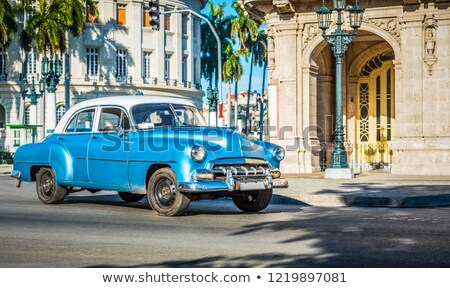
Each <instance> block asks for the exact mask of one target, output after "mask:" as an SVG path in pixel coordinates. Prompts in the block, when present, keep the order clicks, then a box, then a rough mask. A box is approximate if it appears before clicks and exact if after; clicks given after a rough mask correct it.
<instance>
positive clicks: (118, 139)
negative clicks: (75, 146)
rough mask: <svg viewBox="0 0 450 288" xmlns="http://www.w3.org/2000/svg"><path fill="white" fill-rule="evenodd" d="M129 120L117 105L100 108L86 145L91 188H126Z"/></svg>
mask: <svg viewBox="0 0 450 288" xmlns="http://www.w3.org/2000/svg"><path fill="white" fill-rule="evenodd" d="M129 130H130V122H129V118H128V115H127V113H126V111H125V110H124V109H122V108H120V107H100V108H99V117H98V121H97V124H96V127H95V129H94V131H93V133H92V136H91V140H90V142H89V147H88V171H89V179H90V181H91V183H92V187H94V188H100V189H106V190H118V191H129V190H130V188H129V179H128V155H129V147H128V132H129Z"/></svg>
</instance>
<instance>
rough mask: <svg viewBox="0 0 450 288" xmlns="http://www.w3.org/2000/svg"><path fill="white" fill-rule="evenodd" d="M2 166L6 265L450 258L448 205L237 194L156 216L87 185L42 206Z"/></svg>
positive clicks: (432, 263)
mask: <svg viewBox="0 0 450 288" xmlns="http://www.w3.org/2000/svg"><path fill="white" fill-rule="evenodd" d="M16 183H17V181H16V180H14V179H11V178H9V177H8V176H6V175H0V244H1V245H0V267H450V247H449V243H450V241H449V239H450V236H449V235H450V234H449V232H450V219H449V218H450V217H449V216H450V208H449V207H446V208H427V209H392V208H348V207H339V208H318V207H308V206H299V205H270V206H269V208H268V209H267V210H265V211H264V212H263V213H257V214H244V213H241V212H240V211H239V210H238V209H237V208H235V207H234V205H233V204H232V202H231V201H230V200H215V201H204V202H197V203H193V204H191V206H190V209H189V210H188V214H187V215H186V216H182V217H173V218H167V217H160V216H157V215H156V213H154V212H153V211H152V210H150V208H149V205H148V204H147V203H146V199H144V200H143V201H141V202H139V203H134V204H127V203H124V202H122V201H121V200H120V198H119V197H118V196H117V195H116V194H115V193H112V192H100V193H96V194H90V193H89V192H87V193H85V192H81V193H78V194H73V196H69V197H67V198H66V201H65V202H64V203H63V204H58V205H44V204H41V203H40V202H39V200H38V199H37V196H36V194H35V192H34V185H32V184H29V183H23V186H22V188H20V189H17V188H15V185H16Z"/></svg>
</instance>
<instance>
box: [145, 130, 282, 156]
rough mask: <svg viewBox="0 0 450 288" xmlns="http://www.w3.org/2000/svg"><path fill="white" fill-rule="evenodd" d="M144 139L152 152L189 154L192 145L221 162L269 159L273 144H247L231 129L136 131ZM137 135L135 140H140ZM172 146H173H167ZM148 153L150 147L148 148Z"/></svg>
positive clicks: (239, 134) (247, 142)
mask: <svg viewBox="0 0 450 288" xmlns="http://www.w3.org/2000/svg"><path fill="white" fill-rule="evenodd" d="M138 133H139V134H144V135H148V137H143V138H144V139H145V138H146V139H151V142H148V141H147V143H150V144H151V145H154V146H155V148H158V147H163V146H166V144H168V146H167V147H175V149H176V150H189V151H190V149H191V148H192V147H194V146H195V145H199V146H203V147H204V148H205V150H206V152H207V155H208V157H207V158H208V159H209V160H212V159H221V158H242V157H243V158H260V159H267V160H268V158H271V156H272V151H273V149H274V148H275V147H277V146H276V145H274V144H271V143H268V142H261V141H255V140H250V139H248V138H247V136H246V135H244V134H242V133H238V132H236V130H235V129H230V128H222V127H162V128H155V129H150V130H144V131H139V132H138ZM142 136H143V135H141V136H140V137H139V138H140V139H143V138H142ZM164 142H166V143H164ZM171 142H173V143H171ZM150 150H154V149H152V147H150Z"/></svg>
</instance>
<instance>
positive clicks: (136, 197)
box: [118, 191, 145, 202]
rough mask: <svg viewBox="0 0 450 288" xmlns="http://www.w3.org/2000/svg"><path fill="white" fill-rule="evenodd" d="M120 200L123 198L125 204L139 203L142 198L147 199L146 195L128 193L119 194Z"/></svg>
mask: <svg viewBox="0 0 450 288" xmlns="http://www.w3.org/2000/svg"><path fill="white" fill-rule="evenodd" d="M118 193H119V196H120V198H122V200H123V201H125V202H139V201H141V200H142V198H144V197H145V194H144V195H141V194H132V193H127V192H120V191H119V192H118Z"/></svg>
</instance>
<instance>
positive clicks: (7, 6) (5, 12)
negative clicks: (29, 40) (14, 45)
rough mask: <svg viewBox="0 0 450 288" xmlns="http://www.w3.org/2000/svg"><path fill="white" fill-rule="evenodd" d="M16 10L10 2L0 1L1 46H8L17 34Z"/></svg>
mask: <svg viewBox="0 0 450 288" xmlns="http://www.w3.org/2000/svg"><path fill="white" fill-rule="evenodd" d="M14 15H15V9H14V7H13V6H12V5H11V3H10V1H8V0H0V45H2V46H3V47H5V46H8V45H9V43H11V40H12V38H13V36H14V34H15V33H16V32H17V22H16V19H15V16H14Z"/></svg>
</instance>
